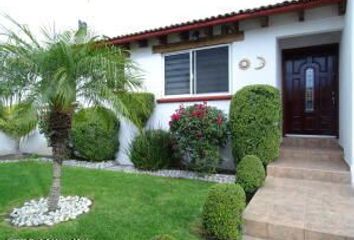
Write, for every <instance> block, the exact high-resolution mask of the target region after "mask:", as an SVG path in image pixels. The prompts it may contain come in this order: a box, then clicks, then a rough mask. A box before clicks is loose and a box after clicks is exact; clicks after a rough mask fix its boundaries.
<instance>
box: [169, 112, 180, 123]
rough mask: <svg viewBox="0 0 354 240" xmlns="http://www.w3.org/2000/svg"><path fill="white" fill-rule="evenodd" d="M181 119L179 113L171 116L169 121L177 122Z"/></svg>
mask: <svg viewBox="0 0 354 240" xmlns="http://www.w3.org/2000/svg"><path fill="white" fill-rule="evenodd" d="M180 119H181V115H180V114H179V113H174V114H172V116H171V120H172V121H178V120H180Z"/></svg>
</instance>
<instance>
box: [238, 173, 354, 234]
mask: <svg viewBox="0 0 354 240" xmlns="http://www.w3.org/2000/svg"><path fill="white" fill-rule="evenodd" d="M243 218H244V233H245V235H247V236H250V237H255V238H263V239H269V240H354V228H353V223H354V190H353V189H352V188H351V186H349V185H343V184H334V183H326V182H317V181H307V180H294V179H287V178H274V177H269V176H268V177H267V179H266V182H265V185H264V186H263V187H262V188H261V189H259V190H258V191H257V193H256V195H255V196H254V197H253V199H252V200H251V202H250V203H249V204H248V206H247V208H246V210H245V212H244V214H243Z"/></svg>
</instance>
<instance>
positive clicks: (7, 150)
mask: <svg viewBox="0 0 354 240" xmlns="http://www.w3.org/2000/svg"><path fill="white" fill-rule="evenodd" d="M20 151H21V152H22V153H27V154H38V155H43V156H49V155H51V154H52V151H51V148H49V147H48V144H47V141H46V139H45V137H44V136H43V135H42V134H40V133H39V132H38V130H36V131H34V132H32V133H31V134H29V135H28V136H27V137H25V138H23V139H22V140H21V143H20ZM14 153H16V143H15V141H14V140H13V139H11V138H10V137H9V136H7V135H6V134H4V133H2V132H0V156H4V155H10V154H14Z"/></svg>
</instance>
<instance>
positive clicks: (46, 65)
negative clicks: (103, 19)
mask: <svg viewBox="0 0 354 240" xmlns="http://www.w3.org/2000/svg"><path fill="white" fill-rule="evenodd" d="M8 20H9V22H10V24H8V26H9V27H8V28H3V29H4V30H3V32H1V35H2V36H3V37H7V40H6V41H2V42H1V43H0V56H3V57H2V59H1V60H2V64H3V65H4V66H9V65H11V64H12V63H13V62H18V63H21V64H19V65H17V64H12V65H11V66H13V67H11V68H9V69H4V68H0V86H1V85H4V86H7V87H6V90H8V91H7V92H8V93H11V92H12V90H17V91H19V93H20V94H19V95H20V96H22V98H23V102H27V103H28V104H29V105H31V107H32V108H34V109H35V110H36V111H37V112H39V111H43V112H45V114H46V115H47V117H46V121H47V125H48V137H49V143H50V146H51V147H52V151H53V182H52V187H51V190H50V193H49V199H48V208H49V211H55V210H56V209H57V207H58V201H59V196H60V189H61V166H62V162H63V161H64V160H65V158H66V156H67V152H68V151H69V149H68V142H69V138H70V130H71V125H72V118H73V114H74V112H75V110H76V108H77V106H78V102H77V101H78V99H84V100H85V101H86V102H87V103H88V104H89V105H90V106H105V105H107V104H109V105H110V106H111V107H112V109H113V110H114V111H115V113H116V114H120V115H121V116H124V117H127V118H129V119H130V120H132V121H133V122H134V123H135V124H136V125H138V127H140V128H141V127H142V126H141V125H140V121H138V120H137V119H136V118H135V116H134V115H132V114H130V109H129V108H127V107H126V106H125V104H124V103H123V101H122V100H121V99H120V96H119V94H117V93H125V92H129V91H132V92H133V91H137V90H138V89H139V88H140V87H141V78H140V74H139V69H138V67H137V66H136V64H135V63H134V62H132V60H131V59H130V58H129V57H128V55H129V53H128V52H127V51H126V50H123V49H121V48H119V47H117V46H113V45H112V44H110V42H109V41H107V39H106V38H102V37H99V36H90V34H89V32H88V29H87V27H86V26H84V25H81V26H80V28H79V30H77V31H65V32H61V33H57V32H55V33H52V32H50V31H45V30H44V31H43V32H42V33H43V35H42V36H36V35H34V34H32V32H31V31H30V29H29V28H28V27H27V25H22V24H20V23H18V22H16V21H15V20H13V19H12V18H10V17H8ZM4 25H7V24H4ZM19 70H21V71H23V72H24V75H25V76H27V77H26V78H23V79H22V80H21V86H22V87H21V88H19V84H18V83H16V82H13V81H12V80H13V79H12V78H11V77H9V76H11V75H12V73H13V74H15V73H16V72H19Z"/></svg>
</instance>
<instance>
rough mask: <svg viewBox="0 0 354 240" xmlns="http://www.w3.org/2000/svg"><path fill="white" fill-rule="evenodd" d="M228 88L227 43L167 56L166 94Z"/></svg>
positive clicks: (200, 92) (209, 91)
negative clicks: (221, 45)
mask: <svg viewBox="0 0 354 240" xmlns="http://www.w3.org/2000/svg"><path fill="white" fill-rule="evenodd" d="M228 91H229V47H228V46H223V47H217V48H209V49H201V50H192V51H190V52H187V53H180V54H173V55H167V56H165V95H183V94H206V93H223V92H228Z"/></svg>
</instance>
